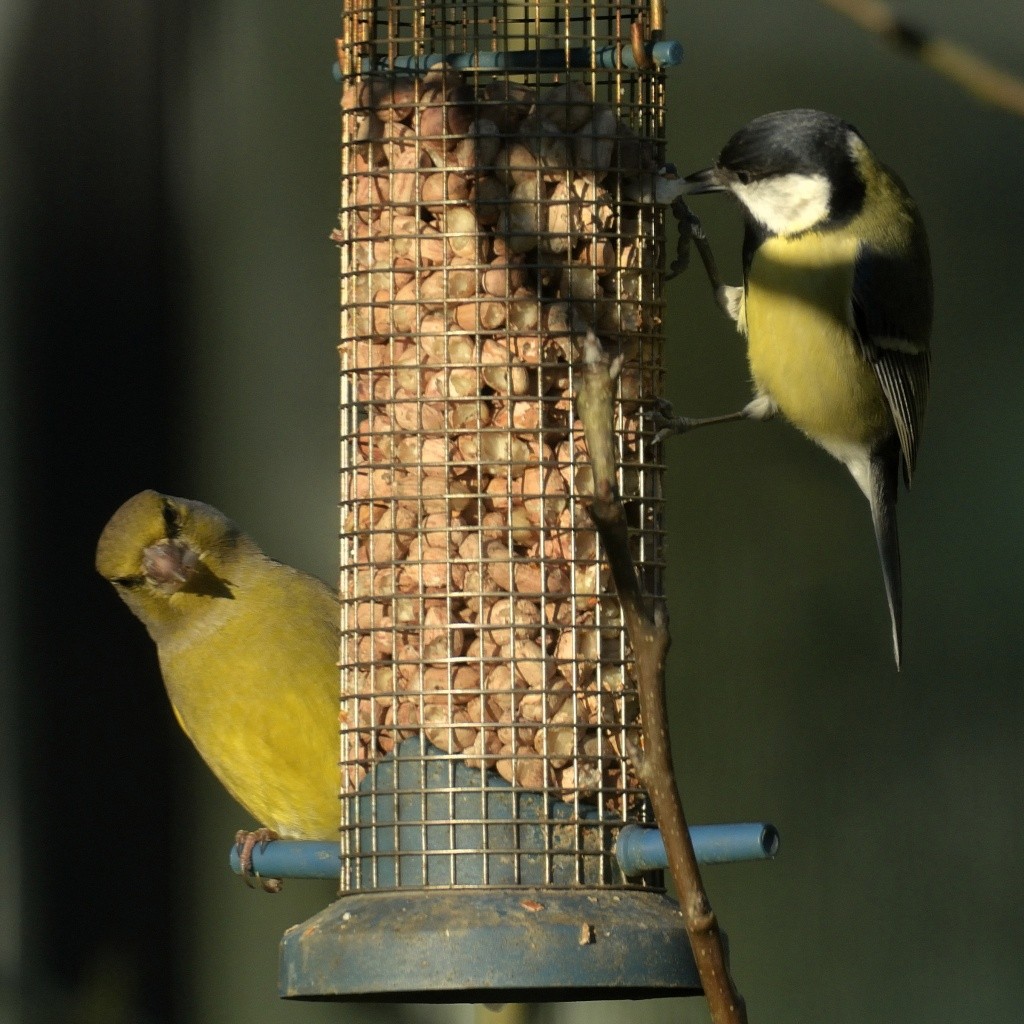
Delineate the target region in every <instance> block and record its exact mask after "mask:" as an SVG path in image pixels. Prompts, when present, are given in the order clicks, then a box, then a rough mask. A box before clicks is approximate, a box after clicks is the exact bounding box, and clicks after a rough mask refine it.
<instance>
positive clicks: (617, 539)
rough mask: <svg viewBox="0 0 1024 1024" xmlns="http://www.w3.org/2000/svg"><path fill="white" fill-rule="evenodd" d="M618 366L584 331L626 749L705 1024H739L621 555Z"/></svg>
mask: <svg viewBox="0 0 1024 1024" xmlns="http://www.w3.org/2000/svg"><path fill="white" fill-rule="evenodd" d="M620 368H621V362H620V360H618V359H616V360H614V361H611V360H609V358H608V356H607V354H606V353H605V351H604V348H603V347H602V345H601V342H600V340H599V339H598V338H597V336H596V335H595V334H594V332H593V331H588V332H587V337H586V340H585V342H584V349H583V368H582V373H581V376H582V384H581V385H580V387H579V388H578V390H577V395H576V408H577V411H578V413H579V417H580V419H581V420H582V422H583V430H584V434H585V436H586V440H587V450H588V452H589V454H590V462H591V466H592V469H593V475H594V497H593V501H592V502H591V505H590V514H591V518H592V519H593V520H594V525H595V526H596V527H597V531H598V534H599V535H600V537H601V543H602V545H603V547H604V550H605V555H606V557H607V559H608V564H609V567H610V568H611V573H612V578H613V579H614V581H615V589H616V592H617V593H618V597H619V602H620V603H621V605H622V612H623V616H624V618H625V622H626V630H627V633H628V635H629V640H630V644H631V645H632V648H633V656H634V658H635V659H636V677H637V691H638V695H639V701H640V714H641V722H642V728H643V739H644V749H643V750H642V751H640V750H631V751H630V756H631V757H632V759H633V761H634V765H635V767H636V771H637V774H638V775H639V777H640V781H641V782H642V783H643V784H644V787H645V789H646V790H647V792H648V794H649V795H650V798H651V804H652V805H653V807H654V814H655V817H656V819H657V822H658V826H659V828H660V829H661V834H662V837H663V839H664V841H665V849H666V851H667V852H668V860H669V869H670V870H671V872H672V878H673V879H674V880H675V883H676V889H677V890H678V891H679V899H680V904H681V907H682V910H683V917H684V920H685V922H686V932H687V935H688V936H689V939H690V946H691V948H692V949H693V957H694V960H695V962H696V964H697V971H698V973H699V975H700V980H701V984H702V985H703V987H704V995H705V997H706V999H707V1001H708V1009H709V1011H710V1013H711V1020H712V1021H713V1024H745V1022H746V1019H747V1014H746V1007H745V1004H744V1002H743V998H742V997H741V996H740V994H739V993H738V992H737V990H736V986H735V985H734V984H733V981H732V978H731V977H730V975H729V967H728V961H727V958H726V953H725V946H724V942H723V939H722V933H721V931H720V930H719V927H718V919H717V918H716V917H715V913H714V911H713V910H712V909H711V903H710V901H709V900H708V897H707V893H706V892H705V890H704V883H703V881H702V880H701V877H700V868H699V867H698V865H697V858H696V857H695V856H694V852H693V844H692V843H691V842H690V832H689V829H688V828H687V825H686V817H685V815H684V813H683V805H682V801H681V800H680V797H679V790H678V788H677V787H676V781H675V772H674V769H673V765H672V750H671V745H670V742H669V732H668V713H667V710H666V707H665V656H666V654H667V652H668V646H669V633H668V625H667V622H666V615H665V612H664V607H663V605H661V604H660V603H659V604H657V605H655V606H653V607H652V606H651V603H649V602H648V601H647V599H646V598H645V597H644V594H643V591H642V590H641V588H640V581H639V578H638V576H637V572H636V567H635V566H634V564H633V557H632V555H631V554H630V550H629V534H628V530H627V525H626V514H625V510H624V509H623V506H622V502H621V501H620V500H619V495H618V491H617V488H616V483H615V480H616V477H615V445H614V430H613V415H612V410H613V399H614V392H615V382H616V378H617V376H618V373H619V369H620Z"/></svg>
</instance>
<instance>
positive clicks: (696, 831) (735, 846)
mask: <svg viewBox="0 0 1024 1024" xmlns="http://www.w3.org/2000/svg"><path fill="white" fill-rule="evenodd" d="M690 838H691V839H692V840H693V849H694V852H695V853H696V855H697V860H698V861H699V862H700V863H701V864H729V863H734V862H736V861H744V860H768V859H770V858H772V857H774V856H775V854H776V853H777V852H778V849H779V833H778V830H777V829H776V828H775V826H774V825H768V824H766V823H764V822H742V823H739V824H734V825H694V826H693V828H691V829H690ZM615 856H616V857H617V858H618V860H619V865H620V866H621V868H622V871H623V873H624V874H626V875H627V876H630V877H632V876H634V875H640V874H643V873H644V872H645V871H658V870H661V869H662V868H665V867H666V866H667V862H666V859H665V844H664V843H663V842H662V840H661V833H660V832H659V831H658V830H657V829H656V828H652V827H649V826H645V825H627V826H626V827H625V828H624V829H623V830H622V831H621V832H620V833H619V841H618V843H616V846H615ZM252 863H253V869H254V870H255V871H256V872H257V873H258V874H260V875H263V876H264V877H266V878H330V879H337V878H338V844H337V843H325V842H313V841H302V842H299V841H295V840H285V839H279V840H276V841H275V842H272V843H268V844H267V846H266V848H265V849H263V850H261V849H260V848H259V847H258V846H257V847H256V849H254V850H253V852H252ZM231 870H232V871H234V872H235V874H238V873H239V865H238V850H237V849H236V848H234V847H233V848H232V850H231Z"/></svg>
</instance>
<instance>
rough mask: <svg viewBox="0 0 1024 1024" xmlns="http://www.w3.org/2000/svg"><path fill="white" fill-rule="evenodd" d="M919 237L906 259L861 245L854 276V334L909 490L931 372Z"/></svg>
mask: <svg viewBox="0 0 1024 1024" xmlns="http://www.w3.org/2000/svg"><path fill="white" fill-rule="evenodd" d="M920 237H921V242H920V244H919V246H911V250H912V251H911V252H910V253H909V254H908V256H909V257H910V258H909V259H896V258H894V257H893V256H892V255H890V254H889V253H886V252H883V251H881V250H879V249H876V248H873V247H872V246H870V245H862V246H861V248H860V250H859V252H858V255H857V262H856V264H855V266H854V272H853V295H852V314H853V326H854V330H855V332H856V335H857V340H858V342H859V344H860V349H861V354H862V355H863V356H864V358H865V359H866V360H867V361H868V362H869V363H871V366H872V368H873V369H874V371H875V375H876V376H877V377H878V383H879V384H880V385H881V387H882V393H883V394H884V395H885V401H886V404H887V405H888V406H889V411H890V412H891V413H892V418H893V421H894V423H895V424H896V433H897V435H898V437H899V441H900V449H901V451H902V453H903V477H904V479H905V480H906V482H907V484H908V485H909V484H910V480H911V477H912V476H913V474H914V467H915V466H916V465H917V449H918V446H919V443H920V440H921V424H922V422H923V420H924V410H925V406H926V405H927V402H928V379H929V370H930V353H929V348H928V336H929V333H930V331H931V318H932V284H931V272H930V270H929V263H928V252H927V243H925V242H924V236H923V229H922V231H921V236H920ZM922 249H923V251H922Z"/></svg>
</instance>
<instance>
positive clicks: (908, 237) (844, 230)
mask: <svg viewBox="0 0 1024 1024" xmlns="http://www.w3.org/2000/svg"><path fill="white" fill-rule="evenodd" d="M684 190H685V192H686V193H689V194H695V193H702V192H728V193H731V194H732V195H733V196H734V197H735V198H736V199H737V200H738V201H739V203H740V205H741V206H742V208H743V213H744V217H745V220H746V233H745V237H744V241H743V285H742V287H741V288H724V289H723V288H719V289H718V290H717V292H718V298H719V301H720V303H721V305H722V306H723V308H725V309H726V311H727V312H728V313H729V314H730V315H731V316H732V317H733V319H734V320H735V321H736V326H737V328H738V330H739V331H740V333H741V334H744V335H745V336H746V338H747V352H748V360H749V364H750V372H751V376H752V377H753V383H754V392H755V397H754V399H753V400H752V401H751V402H750V403H749V404H748V405H747V406H746V407H745V408H744V409H742V410H741V411H740V412H738V413H735V414H732V415H730V416H719V417H714V418H712V419H710V420H685V419H683V418H679V419H678V420H677V421H676V423H675V424H674V429H676V430H681V429H689V428H690V427H693V426H697V425H703V424H704V423H710V422H723V421H725V420H729V419H768V418H770V417H771V416H774V415H775V414H776V413H778V412H781V413H782V415H783V416H785V417H786V419H788V420H789V421H790V422H791V423H792V424H793V425H794V426H796V427H798V428H799V429H800V430H802V431H803V432H804V433H805V434H806V435H807V436H808V437H809V438H811V440H812V441H816V442H817V443H818V444H819V445H821V447H822V448H824V449H825V450H826V451H827V452H829V453H830V454H831V455H833V456H835V458H837V459H838V460H839V461H840V462H842V463H843V464H844V465H845V466H846V468H847V469H848V470H849V471H850V473H851V474H852V476H853V478H854V480H856V481H857V484H858V485H859V487H860V489H861V490H862V491H863V492H864V494H865V495H866V496H867V499H868V502H869V503H870V505H871V518H872V522H873V524H874V531H875V539H876V541H877V543H878V553H879V556H880V558H881V562H882V575H883V577H884V580H885V590H886V597H887V598H888V603H889V614H890V617H891V620H892V638H893V648H894V652H895V656H896V667H897V669H898V668H899V666H900V660H901V652H902V631H903V605H902V584H901V578H900V551H899V539H898V536H897V530H896V498H897V493H898V487H899V479H898V478H899V475H900V468H901V466H902V473H903V479H904V480H905V482H906V484H907V486H908V487H909V485H910V481H911V477H912V475H913V473H914V469H915V466H916V464H917V451H918V446H919V444H920V440H921V424H922V420H923V419H924V410H925V405H926V403H927V399H928V379H929V340H928V339H929V334H930V332H931V325H932V278H931V266H930V259H929V255H928V241H927V237H926V234H925V228H924V223H923V222H922V220H921V215H920V213H919V212H918V209H917V206H916V205H915V203H914V201H913V199H911V197H910V194H909V193H908V192H907V189H906V187H905V186H904V184H903V182H902V181H900V179H899V178H898V177H897V176H896V175H895V174H894V173H893V172H892V171H891V170H890V169H889V168H887V167H886V166H885V165H883V164H882V163H880V162H879V161H878V160H877V159H876V158H875V156H874V155H873V154H872V152H871V151H870V150H869V149H868V147H867V144H866V143H865V142H864V139H863V138H862V137H861V135H860V133H859V132H858V131H857V129H856V128H854V127H853V126H852V125H850V124H847V123H846V122H845V121H842V120H840V119H839V118H838V117H834V116H832V115H831V114H825V113H822V112H821V111H818V110H782V111H778V112H777V113H772V114H765V115H763V116H762V117H757V118H755V119H754V120H753V121H751V122H750V123H749V124H748V125H746V126H745V127H743V128H741V129H740V130H739V131H738V132H737V133H736V134H735V135H734V136H733V137H732V138H731V139H730V140H729V141H728V142H727V143H726V145H725V148H724V149H723V150H722V152H721V153H720V154H719V157H718V160H717V161H716V163H715V164H714V166H713V167H709V168H707V169H705V170H702V171H698V172H696V173H695V174H691V175H689V176H688V177H687V178H686V179H685V188H684Z"/></svg>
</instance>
